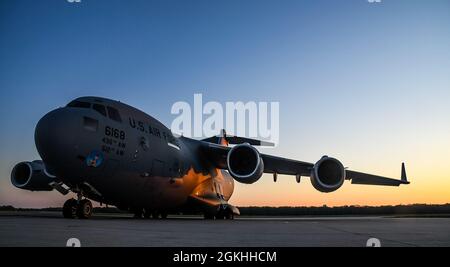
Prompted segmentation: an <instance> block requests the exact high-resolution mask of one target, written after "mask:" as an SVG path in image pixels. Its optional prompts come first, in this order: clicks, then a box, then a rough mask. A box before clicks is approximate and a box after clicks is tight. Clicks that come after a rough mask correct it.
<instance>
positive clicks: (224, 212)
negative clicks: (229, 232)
mask: <svg viewBox="0 0 450 267" xmlns="http://www.w3.org/2000/svg"><path fill="white" fill-rule="evenodd" d="M204 218H205V220H234V213H233V211H232V210H231V209H229V208H225V209H220V210H219V211H218V212H217V213H216V214H211V213H204Z"/></svg>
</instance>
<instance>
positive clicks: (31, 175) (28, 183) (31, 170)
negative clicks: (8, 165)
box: [11, 160, 56, 191]
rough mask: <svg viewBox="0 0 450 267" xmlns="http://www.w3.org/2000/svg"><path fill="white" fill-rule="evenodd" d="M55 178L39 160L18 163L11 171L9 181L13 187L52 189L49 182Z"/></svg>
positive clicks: (36, 189)
mask: <svg viewBox="0 0 450 267" xmlns="http://www.w3.org/2000/svg"><path fill="white" fill-rule="evenodd" d="M55 178H56V177H55V176H53V175H51V174H49V173H48V172H47V170H46V169H45V165H44V163H43V162H42V161H41V160H35V161H32V162H21V163H18V164H17V165H16V166H15V167H14V168H13V170H12V172H11V182H12V184H13V185H14V186H15V187H17V188H20V189H26V190H31V191H51V190H53V187H52V186H50V185H49V184H50V183H51V182H53V181H54V180H55Z"/></svg>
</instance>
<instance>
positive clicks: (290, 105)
mask: <svg viewBox="0 0 450 267" xmlns="http://www.w3.org/2000/svg"><path fill="white" fill-rule="evenodd" d="M449 48H450V1H448V0H446V1H445V0H382V1H381V3H369V2H368V1H366V0H345V1H344V0H342V1H335V0H314V1H312V0H283V1H276V0H240V1H237V0H229V1H218V0H210V1H207V0H205V1H201V0H183V1H173V0H168V1H162V0H161V1H147V0H145V1H144V0H133V1H129V0H128V1H125V0H81V2H80V3H69V2H68V1H67V0H39V1H36V0H0V125H2V126H1V130H0V205H14V206H18V207H49V206H61V205H62V203H63V202H64V200H65V199H66V198H67V196H62V195H60V194H59V193H57V192H45V193H39V192H28V191H23V190H19V189H16V188H14V187H13V186H12V185H11V182H10V172H11V170H12V168H13V166H14V164H16V163H18V162H20V161H24V160H34V159H39V155H38V153H37V151H36V148H35V144H34V138H33V136H34V127H35V125H36V123H37V121H38V120H39V119H40V118H41V117H42V116H43V115H44V114H46V113H47V112H49V111H50V110H52V109H54V108H57V107H60V106H64V105H66V104H67V103H68V102H69V101H70V100H72V99H74V98H76V97H79V96H85V95H97V96H103V97H107V98H112V99H116V100H120V101H122V102H125V103H128V104H130V105H132V106H135V107H137V108H139V109H141V110H143V111H145V112H146V113H148V114H150V115H152V116H153V117H155V118H157V119H159V120H160V121H161V122H163V123H164V124H166V125H170V124H171V122H172V120H173V119H174V118H175V116H174V115H172V114H171V112H170V111H171V107H172V105H173V104H174V103H175V102H177V101H186V102H189V103H193V98H194V94H196V93H201V94H203V100H204V101H218V102H221V103H225V102H226V101H234V102H236V101H244V102H246V101H267V102H273V101H277V102H279V103H280V104H279V105H280V142H279V145H278V146H277V147H276V148H273V149H262V151H263V152H264V153H269V154H274V155H280V156H285V157H290V158H294V159H299V160H302V161H309V162H315V161H317V160H319V159H320V157H321V156H322V155H329V156H333V157H336V158H338V159H339V160H341V161H342V162H343V164H344V165H345V166H346V167H349V168H351V169H353V170H359V171H365V172H370V173H375V174H380V175H386V176H391V177H399V176H400V166H401V162H403V161H404V162H405V163H406V167H407V173H408V177H409V179H410V180H411V185H408V186H401V187H399V188H397V187H393V188H391V187H374V186H362V185H351V184H350V183H348V182H346V183H345V184H344V186H343V187H342V188H341V189H339V190H338V191H336V192H334V193H330V194H324V193H320V192H317V191H315V190H314V189H313V187H312V185H311V183H310V181H309V178H303V180H302V181H301V183H300V184H297V183H296V182H295V177H290V176H281V175H280V176H279V177H278V182H277V183H274V182H273V180H272V177H271V176H269V175H264V176H263V177H262V178H261V179H260V180H259V181H258V182H257V183H255V184H252V185H243V184H238V183H236V188H235V193H234V195H233V197H232V199H231V201H230V202H231V203H232V204H235V205H238V206H260V205H267V206H322V205H328V206H340V205H395V204H412V203H436V204H439V203H450V158H449V152H450V75H449V74H450V49H449Z"/></svg>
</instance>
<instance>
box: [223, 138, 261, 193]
mask: <svg viewBox="0 0 450 267" xmlns="http://www.w3.org/2000/svg"><path fill="white" fill-rule="evenodd" d="M227 165H228V171H229V172H230V174H231V176H232V177H233V178H234V179H235V180H236V181H238V182H240V183H244V184H253V183H254V182H256V181H258V180H259V178H261V176H262V174H263V172H264V162H263V160H262V158H261V156H260V154H259V152H258V150H256V148H254V147H253V146H251V145H249V144H241V145H237V146H235V147H233V148H232V149H231V150H230V151H229V152H228V156H227Z"/></svg>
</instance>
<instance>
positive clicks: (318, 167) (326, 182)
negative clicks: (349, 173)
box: [311, 156, 345, 193]
mask: <svg viewBox="0 0 450 267" xmlns="http://www.w3.org/2000/svg"><path fill="white" fill-rule="evenodd" d="M344 180H345V168H344V165H342V163H341V162H340V161H339V160H337V159H335V158H330V157H327V156H324V157H322V158H321V159H320V160H319V161H318V162H317V163H316V164H314V167H313V169H312V171H311V183H312V185H313V186H314V188H315V189H317V190H318V191H320V192H323V193H330V192H333V191H336V190H338V189H339V188H340V187H341V186H342V184H343V183H344Z"/></svg>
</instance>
